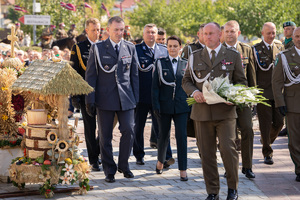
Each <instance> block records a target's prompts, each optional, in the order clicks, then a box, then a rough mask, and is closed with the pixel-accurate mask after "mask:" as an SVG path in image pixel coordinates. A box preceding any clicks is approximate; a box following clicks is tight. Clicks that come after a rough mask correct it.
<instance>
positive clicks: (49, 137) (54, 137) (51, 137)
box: [47, 132, 57, 144]
mask: <svg viewBox="0 0 300 200" xmlns="http://www.w3.org/2000/svg"><path fill="white" fill-rule="evenodd" d="M47 140H48V142H49V143H50V144H55V143H56V141H57V135H56V133H54V132H50V133H49V134H48V135H47Z"/></svg>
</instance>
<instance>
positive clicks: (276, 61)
mask: <svg viewBox="0 0 300 200" xmlns="http://www.w3.org/2000/svg"><path fill="white" fill-rule="evenodd" d="M277 63H278V57H277V58H276V60H275V66H276V65H277Z"/></svg>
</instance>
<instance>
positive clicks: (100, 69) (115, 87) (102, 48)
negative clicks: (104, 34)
mask: <svg viewBox="0 0 300 200" xmlns="http://www.w3.org/2000/svg"><path fill="white" fill-rule="evenodd" d="M95 47H96V48H95ZM119 47H120V48H119V55H117V53H116V51H115V50H114V47H113V46H112V43H111V42H110V39H107V40H105V41H101V42H98V43H96V44H95V45H93V46H92V47H91V50H90V57H89V60H88V64H87V70H86V77H85V80H86V81H87V82H88V83H89V85H90V86H92V87H93V88H94V89H95V92H93V93H90V94H89V95H87V97H86V103H87V104H95V105H96V107H97V117H98V125H99V129H100V149H101V158H102V166H103V170H104V173H105V175H106V176H108V175H114V174H115V173H116V171H117V165H116V163H115V162H114V159H113V153H112V144H111V140H112V131H113V121H114V116H115V114H117V116H118V121H119V124H120V126H119V130H120V132H121V134H122V137H121V139H120V146H119V148H120V150H119V161H118V168H119V169H121V170H122V171H128V170H129V165H128V158H129V156H130V153H131V149H132V144H133V140H134V130H133V128H134V108H135V107H136V104H137V102H138V98H139V80H138V60H137V54H136V50H135V46H134V45H133V44H132V43H130V42H127V41H125V40H121V43H120V46H119Z"/></svg>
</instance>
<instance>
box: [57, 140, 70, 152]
mask: <svg viewBox="0 0 300 200" xmlns="http://www.w3.org/2000/svg"><path fill="white" fill-rule="evenodd" d="M68 148H69V145H68V143H67V142H66V141H64V140H60V141H59V142H58V143H57V145H56V149H57V150H58V151H59V152H65V151H67V150H68Z"/></svg>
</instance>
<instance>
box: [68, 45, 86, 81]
mask: <svg viewBox="0 0 300 200" xmlns="http://www.w3.org/2000/svg"><path fill="white" fill-rule="evenodd" d="M76 45H77V46H78V47H79V49H80V55H79V54H78V52H77V48H76ZM90 48H91V43H90V41H89V40H88V39H87V40H84V41H82V42H79V43H78V44H75V45H74V46H73V47H72V51H71V58H70V61H71V63H72V67H73V68H74V69H75V70H76V71H77V72H78V73H79V74H80V75H81V76H82V78H83V79H85V71H86V64H87V61H88V58H89V54H90ZM78 56H80V57H81V58H82V62H83V65H82V64H81V62H80V61H79V58H78Z"/></svg>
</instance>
